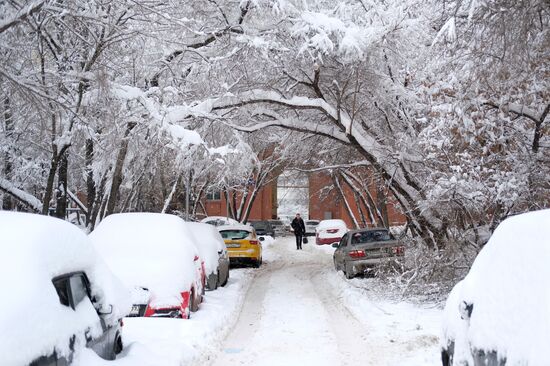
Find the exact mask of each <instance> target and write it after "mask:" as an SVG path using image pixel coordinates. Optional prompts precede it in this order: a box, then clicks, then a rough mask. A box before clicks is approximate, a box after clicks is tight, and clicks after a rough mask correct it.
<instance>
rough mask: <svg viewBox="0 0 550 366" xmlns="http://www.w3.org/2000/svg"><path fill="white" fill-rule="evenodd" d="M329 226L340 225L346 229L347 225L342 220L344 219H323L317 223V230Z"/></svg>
mask: <svg viewBox="0 0 550 366" xmlns="http://www.w3.org/2000/svg"><path fill="white" fill-rule="evenodd" d="M330 227H342V228H345V229H347V225H346V223H345V222H344V220H340V219H330V220H323V221H321V222H319V225H317V229H318V230H322V229H326V228H330Z"/></svg>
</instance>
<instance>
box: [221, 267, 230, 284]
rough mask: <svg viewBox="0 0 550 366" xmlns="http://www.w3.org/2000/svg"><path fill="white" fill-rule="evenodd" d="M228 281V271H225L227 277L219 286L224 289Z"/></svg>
mask: <svg viewBox="0 0 550 366" xmlns="http://www.w3.org/2000/svg"><path fill="white" fill-rule="evenodd" d="M228 281H229V270H228V271H227V276H225V280H224V281H223V283H222V284H220V286H221V287H224V286H225V285H227V282H228Z"/></svg>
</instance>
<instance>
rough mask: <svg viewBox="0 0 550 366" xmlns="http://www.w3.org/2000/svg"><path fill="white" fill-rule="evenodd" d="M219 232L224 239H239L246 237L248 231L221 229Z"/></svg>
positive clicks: (248, 233)
mask: <svg viewBox="0 0 550 366" xmlns="http://www.w3.org/2000/svg"><path fill="white" fill-rule="evenodd" d="M220 234H221V235H222V238H224V239H232V240H241V239H246V238H247V237H248V235H250V232H248V231H246V230H222V231H220Z"/></svg>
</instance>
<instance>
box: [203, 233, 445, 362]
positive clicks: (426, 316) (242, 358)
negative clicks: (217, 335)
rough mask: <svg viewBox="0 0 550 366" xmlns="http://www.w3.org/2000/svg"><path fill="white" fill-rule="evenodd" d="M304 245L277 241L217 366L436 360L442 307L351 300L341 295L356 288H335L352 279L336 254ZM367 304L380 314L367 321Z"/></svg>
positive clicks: (289, 240) (287, 240) (256, 279)
mask: <svg viewBox="0 0 550 366" xmlns="http://www.w3.org/2000/svg"><path fill="white" fill-rule="evenodd" d="M304 249H305V250H304V251H296V250H295V249H294V245H293V238H287V239H282V240H278V241H277V242H276V243H275V244H274V245H272V246H271V248H270V250H269V252H270V253H269V256H270V257H272V258H273V259H272V260H271V261H267V264H266V265H265V266H264V267H263V268H262V269H260V270H259V272H258V274H257V275H256V278H255V279H254V280H253V284H252V285H251V287H250V289H249V291H248V293H247V295H246V298H245V302H244V305H243V308H242V310H241V313H240V316H239V319H238V321H237V323H236V326H235V327H234V328H233V330H232V331H231V332H230V333H229V335H228V336H227V338H226V340H225V341H224V343H223V346H222V349H221V351H220V352H219V353H218V355H216V356H215V357H214V360H213V361H212V363H211V365H212V366H227V365H261V366H271V365H273V366H275V365H277V366H279V365H300V366H304V365H315V366H322V365H327V366H328V365H330V366H335V365H342V366H343V365H357V364H362V365H373V366H375V365H376V366H384V365H388V366H390V365H392V366H393V365H400V366H402V365H418V366H420V365H435V364H437V363H436V362H437V347H436V342H437V338H436V337H435V335H434V332H435V329H436V328H437V325H436V323H437V320H438V319H437V318H438V316H439V311H438V310H426V309H421V310H420V311H418V309H417V308H414V307H413V306H411V305H409V306H408V307H407V306H405V307H403V306H402V304H392V303H383V304H380V303H377V304H374V303H372V302H371V301H370V300H368V299H367V298H365V296H364V295H360V296H357V297H356V298H353V296H351V298H352V301H353V302H354V304H351V306H350V304H349V300H350V297H346V301H342V295H343V294H344V295H345V296H348V295H349V293H348V294H346V293H343V292H342V289H341V288H336V286H338V285H339V284H340V285H343V286H346V285H347V284H346V283H344V282H339V280H340V278H336V281H335V280H334V277H336V274H335V273H334V270H333V269H332V257H331V256H330V255H327V253H325V252H324V250H318V248H314V247H313V246H312V245H311V244H308V245H305V246H304ZM327 249H328V248H327ZM330 277H333V279H331V280H329V278H330ZM341 281H345V280H343V279H341ZM352 291H353V290H352ZM356 293H357V291H356ZM344 303H345V305H344ZM348 307H349V308H348ZM380 307H387V309H386V310H383V311H380V310H376V309H377V308H380ZM413 308H414V309H413ZM361 311H367V312H371V313H374V314H377V319H376V321H373V322H372V324H368V321H365V319H367V320H368V319H369V317H368V316H363V315H362V314H361ZM419 314H420V315H419ZM356 316H357V317H356ZM411 317H412V318H413V319H411ZM423 321H424V322H428V323H429V324H422V325H421V324H419V323H421V322H423ZM424 329H427V330H424Z"/></svg>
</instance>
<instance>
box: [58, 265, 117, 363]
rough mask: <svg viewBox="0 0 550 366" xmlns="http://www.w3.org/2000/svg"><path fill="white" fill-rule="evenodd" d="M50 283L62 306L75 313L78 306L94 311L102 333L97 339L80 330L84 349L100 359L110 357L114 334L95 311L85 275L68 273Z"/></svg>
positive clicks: (86, 331)
mask: <svg viewBox="0 0 550 366" xmlns="http://www.w3.org/2000/svg"><path fill="white" fill-rule="evenodd" d="M52 282H53V284H54V286H55V288H56V291H57V293H58V295H59V299H60V301H61V303H62V304H63V305H65V306H69V307H71V308H72V309H73V310H75V311H76V309H77V308H78V307H79V306H88V307H89V308H91V309H94V314H95V316H97V324H100V325H101V328H102V330H103V332H102V334H101V335H100V336H99V337H96V338H93V337H92V336H91V334H90V329H82V332H83V335H84V337H85V339H86V347H88V348H91V349H93V350H94V352H96V353H97V354H98V355H99V356H100V357H104V358H109V357H111V351H112V349H111V347H110V346H111V342H110V338H113V339H114V334H111V332H110V331H109V330H110V329H108V327H107V326H106V324H105V321H104V320H103V318H101V317H100V316H99V315H98V314H97V312H96V311H95V308H94V306H93V303H92V300H91V298H90V287H89V282H88V278H87V277H86V275H85V274H84V273H83V272H75V273H70V274H67V275H62V276H59V277H56V278H54V279H53V280H52Z"/></svg>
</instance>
